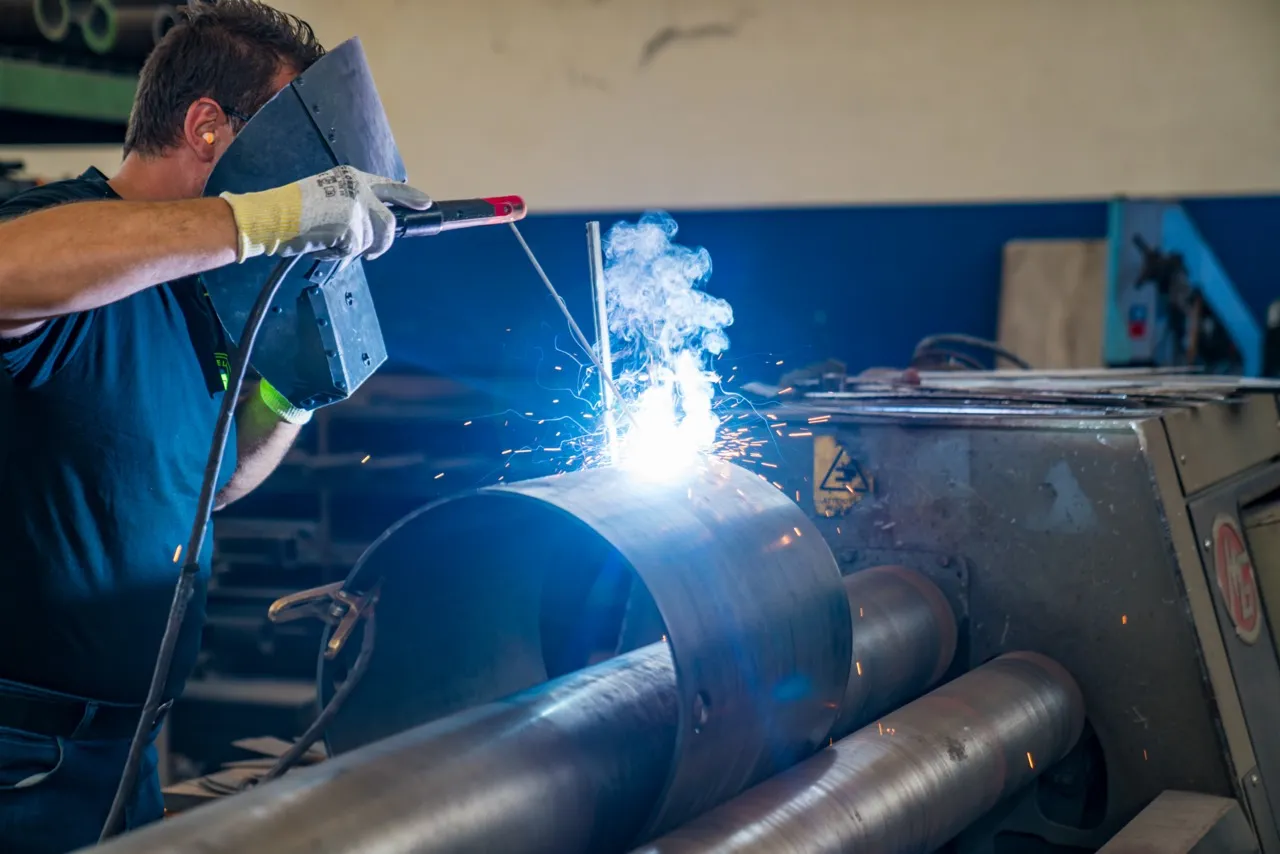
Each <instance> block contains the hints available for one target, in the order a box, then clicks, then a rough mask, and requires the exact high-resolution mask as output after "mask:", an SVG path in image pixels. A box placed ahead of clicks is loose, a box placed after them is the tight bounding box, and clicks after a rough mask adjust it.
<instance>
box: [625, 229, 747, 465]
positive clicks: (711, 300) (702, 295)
mask: <svg viewBox="0 0 1280 854" xmlns="http://www.w3.org/2000/svg"><path fill="white" fill-rule="evenodd" d="M677 230H678V229H677V226H676V222H675V220H674V219H672V218H671V217H670V216H669V215H667V214H665V213H662V212H659V211H651V212H649V213H647V214H645V215H644V216H642V217H641V218H640V220H639V221H638V222H635V223H626V222H622V223H617V224H615V225H614V226H613V228H611V229H610V230H609V234H608V237H607V239H606V240H605V244H604V256H605V258H604V260H605V270H604V273H605V277H604V280H605V301H606V303H607V306H608V321H609V323H608V326H609V332H610V333H611V336H612V337H614V338H615V340H616V345H615V346H613V347H611V348H610V350H611V353H612V354H613V355H614V356H615V357H618V358H619V359H620V361H621V362H622V363H623V364H625V365H627V366H629V368H630V370H627V371H624V372H623V373H622V374H621V375H620V376H618V378H617V383H616V384H617V386H618V389H619V393H620V395H621V396H622V398H623V400H622V401H620V403H621V404H622V405H621V406H619V407H618V410H619V411H617V412H616V413H615V419H616V423H617V427H618V431H617V432H618V441H617V444H616V446H614V447H613V448H610V449H609V454H608V455H607V456H608V457H610V458H611V459H612V461H613V463H614V464H615V465H618V466H619V467H621V468H623V469H626V470H627V471H628V472H632V473H634V474H635V475H636V476H638V477H643V478H646V479H653V480H671V479H673V478H676V477H679V476H681V475H682V474H685V473H689V472H691V471H692V470H693V469H696V468H699V467H700V466H701V463H702V462H703V461H704V459H705V456H706V455H707V454H709V453H710V452H712V451H713V450H714V449H715V445H716V438H717V431H718V430H719V427H720V422H719V419H718V418H716V416H715V415H714V414H712V411H711V404H712V400H713V395H714V391H715V387H716V383H717V382H719V378H718V377H717V376H716V375H715V374H714V373H712V372H711V371H709V370H707V369H706V365H707V364H708V363H709V362H710V360H711V358H712V357H714V356H716V355H719V354H720V353H723V352H724V350H725V348H727V347H728V346H729V339H728V338H727V337H726V336H725V333H724V330H725V327H727V326H729V325H730V324H732V323H733V309H732V308H731V307H730V305H729V303H728V302H726V301H725V300H723V299H718V298H716V297H713V296H711V295H710V294H707V293H706V292H705V291H703V290H701V289H700V286H701V285H702V284H703V283H704V282H705V281H706V279H707V277H708V276H710V275H711V256H710V254H709V253H708V252H707V251H706V250H705V249H702V248H696V249H694V248H689V247H685V246H681V245H679V244H677V243H675V242H674V238H675V236H676V232H677Z"/></svg>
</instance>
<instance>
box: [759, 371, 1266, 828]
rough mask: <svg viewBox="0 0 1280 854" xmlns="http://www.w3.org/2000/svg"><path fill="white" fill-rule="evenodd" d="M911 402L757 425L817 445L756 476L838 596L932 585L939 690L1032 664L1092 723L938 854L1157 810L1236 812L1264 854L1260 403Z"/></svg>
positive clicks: (966, 381) (1086, 384) (793, 449)
mask: <svg viewBox="0 0 1280 854" xmlns="http://www.w3.org/2000/svg"><path fill="white" fill-rule="evenodd" d="M906 379H907V383H908V384H906V385H902V384H895V383H894V382H892V381H890V382H888V383H885V382H883V380H881V381H878V382H870V383H867V382H863V383H859V382H858V381H856V380H852V379H850V380H843V379H840V380H838V381H837V382H836V383H835V384H834V387H835V388H837V389H838V390H836V391H825V392H822V391H815V392H811V393H809V394H807V395H804V396H803V397H802V398H801V399H800V400H798V401H796V402H793V403H788V404H784V405H783V406H782V407H781V408H779V409H776V410H773V411H772V412H773V414H775V415H776V416H777V418H778V419H779V421H778V422H775V426H776V424H778V423H784V424H785V423H794V424H809V423H810V422H811V421H813V420H814V419H817V423H813V424H812V425H811V426H809V427H807V428H806V429H805V430H803V431H797V432H800V433H801V434H802V435H801V437H799V438H795V437H790V434H788V433H786V431H783V430H779V431H778V434H779V436H782V435H784V434H785V435H786V436H787V438H779V439H778V447H780V448H781V449H782V453H783V465H781V467H780V469H778V470H777V471H776V472H771V473H770V474H771V476H772V477H776V476H777V474H778V473H779V472H788V473H789V474H786V475H784V476H783V478H782V480H781V481H780V485H781V486H783V487H784V488H785V489H786V491H787V492H788V494H792V495H795V496H796V497H798V499H799V500H800V503H801V505H802V507H804V508H805V509H806V510H807V511H809V512H810V514H811V515H812V516H813V517H814V519H815V522H816V523H817V525H818V527H819V529H820V530H821V531H822V533H823V536H824V537H825V538H826V539H827V541H828V542H829V543H830V545H831V546H832V549H833V551H834V552H835V554H836V556H837V559H838V560H839V561H840V563H841V566H842V571H844V572H845V573H851V572H857V571H859V570H860V569H863V568H866V567H872V566H877V565H881V564H888V563H896V564H902V565H905V566H908V567H911V568H914V569H917V570H919V571H922V572H924V573H925V574H926V575H928V576H930V577H931V578H933V579H934V580H935V581H936V582H937V583H938V584H939V586H940V587H941V588H942V589H943V590H944V591H945V592H946V593H947V595H948V597H949V598H950V599H951V600H952V605H953V607H954V608H955V611H956V613H957V615H959V616H960V617H961V619H962V620H963V624H962V628H961V647H960V653H959V654H958V655H957V658H956V662H955V664H954V666H953V669H954V671H955V672H956V673H959V672H963V671H965V670H968V669H971V668H973V667H976V666H977V665H979V664H981V663H983V662H985V661H988V660H990V659H991V658H993V657H995V656H997V655H999V654H1001V653H1003V652H1006V651H1010V650H1016V649H1029V650H1034V651H1037V652H1041V653H1044V654H1046V655H1048V656H1051V657H1052V658H1054V659H1056V660H1057V661H1059V662H1060V663H1062V664H1063V665H1064V666H1065V667H1066V668H1067V669H1068V670H1069V671H1070V672H1071V673H1072V674H1073V676H1074V677H1075V678H1076V679H1077V680H1078V682H1079V683H1080V686H1081V688H1082V690H1083V692H1084V697H1085V701H1086V706H1087V710H1088V721H1089V729H1088V731H1087V735H1086V738H1085V739H1084V740H1083V741H1082V743H1081V745H1080V746H1079V747H1078V748H1077V751H1076V755H1074V756H1072V757H1070V758H1069V759H1068V760H1066V761H1064V762H1063V763H1060V765H1059V766H1058V767H1056V768H1055V769H1053V770H1052V771H1050V772H1049V773H1047V774H1045V775H1044V776H1043V777H1041V778H1040V780H1039V781H1038V783H1037V785H1036V787H1034V789H1033V790H1030V791H1027V792H1025V793H1024V794H1023V796H1021V797H1019V798H1016V799H1015V800H1014V801H1013V802H1012V803H1008V804H1006V805H1005V806H1004V807H1002V808H1001V809H1000V810H998V811H997V812H998V814H996V815H992V816H989V817H988V818H987V819H986V820H984V821H983V822H980V823H979V824H978V825H976V826H974V827H973V828H971V829H970V830H969V831H968V832H967V833H966V834H965V835H963V836H962V837H961V838H960V839H958V840H957V841H956V842H955V843H954V845H955V850H957V851H962V852H994V851H1004V850H1034V851H1042V850H1049V851H1059V850H1062V851H1068V850H1087V851H1096V850H1099V849H1101V848H1102V846H1103V845H1104V844H1106V842H1107V841H1108V840H1109V839H1111V838H1112V837H1113V836H1114V835H1115V834H1116V833H1117V832H1118V831H1120V830H1121V829H1122V828H1123V827H1125V825H1126V824H1127V823H1128V822H1130V821H1131V820H1133V819H1134V818H1135V816H1137V815H1138V813H1139V812H1140V811H1142V810H1143V809H1144V808H1147V807H1148V805H1150V804H1152V803H1153V802H1154V801H1155V800H1156V799H1157V798H1158V797H1159V796H1160V795H1161V794H1162V793H1163V792H1167V791H1170V790H1173V791H1184V792H1192V793H1197V794H1199V795H1204V796H1216V797H1219V798H1226V799H1230V800H1235V801H1238V802H1239V804H1240V805H1241V806H1242V807H1243V810H1244V812H1245V813H1246V815H1247V816H1248V818H1249V819H1250V821H1251V823H1252V825H1253V828H1254V831H1255V833H1256V834H1257V837H1258V841H1259V844H1260V846H1261V850H1263V851H1265V852H1280V836H1278V835H1277V827H1276V823H1275V816H1276V815H1280V725H1277V724H1278V719H1277V713H1278V712H1280V661H1278V660H1277V655H1276V648H1277V646H1276V638H1277V635H1276V634H1275V631H1276V628H1275V626H1276V625H1277V624H1276V623H1269V622H1268V617H1267V614H1266V607H1265V606H1266V603H1267V601H1268V600H1269V601H1270V602H1273V603H1275V602H1280V536H1277V533H1276V532H1277V531H1280V524H1277V522H1280V512H1277V509H1276V508H1277V507H1280V463H1278V462H1277V459H1278V458H1280V413H1278V411H1277V404H1276V397H1275V388H1274V387H1270V388H1268V387H1265V386H1262V385H1261V384H1255V385H1254V386H1253V387H1250V386H1247V385H1244V384H1243V383H1247V382H1248V381H1238V380H1235V379H1222V380H1218V379H1216V378H1207V377H1177V376H1172V375H1169V374H1162V373H1147V372H1142V371H1133V372H1110V373H1106V374H1098V375H1096V376H1092V377H1091V376H1088V375H1081V374H1078V373H1076V374H1064V375H1048V374H1029V373H1027V372H1019V373H1016V374H934V375H929V374H926V375H924V376H923V378H918V377H908V378H906ZM828 381H829V382H828V388H831V387H833V386H832V385H831V384H830V378H828ZM791 429H794V428H791ZM804 433H812V436H811V437H809V436H803V434H804ZM1224 525H1225V526H1227V527H1232V526H1234V529H1235V531H1236V532H1237V533H1240V532H1243V533H1242V535H1241V536H1240V539H1241V540H1243V541H1244V543H1246V544H1247V546H1246V551H1245V554H1244V555H1243V556H1241V555H1239V554H1235V555H1234V556H1232V560H1230V561H1228V562H1231V563H1234V564H1235V566H1234V568H1233V567H1232V566H1226V565H1222V564H1223V561H1221V560H1218V559H1216V553H1217V543H1216V540H1220V539H1222V538H1221V537H1220V536H1219V534H1220V533H1222V532H1223V530H1224V529H1223V526H1224ZM1242 576H1244V577H1243V578H1242ZM1250 578H1252V579H1253V582H1254V585H1253V588H1252V589H1248V587H1247V585H1248V583H1249V579H1250ZM1241 584H1244V585H1245V586H1246V589H1245V590H1244V591H1243V592H1242V590H1241V589H1240V586H1241ZM1268 593H1270V597H1268V595H1267V594H1268ZM1250 597H1252V602H1250ZM1229 601H1230V602H1231V603H1233V604H1234V606H1235V613H1236V614H1237V616H1240V615H1243V616H1244V617H1245V618H1246V619H1245V624H1244V625H1242V624H1241V621H1240V620H1239V619H1233V616H1232V613H1233V612H1232V610H1231V608H1230V606H1229ZM1251 614H1252V615H1253V616H1252V618H1251V619H1250V615H1251ZM1274 619H1276V620H1280V617H1278V618H1274ZM1131 833H1132V831H1131ZM1019 843H1034V845H1031V846H1030V847H1026V848H1024V847H1022V845H1020V844H1019ZM1015 846H1016V847H1015ZM1046 846H1047V847H1046ZM1108 850H1111V849H1108ZM1143 850H1146V849H1143ZM1151 850H1166V849H1164V848H1160V849H1151ZM1178 850H1184V849H1178ZM1185 850H1190V849H1189V848H1188V849H1185Z"/></svg>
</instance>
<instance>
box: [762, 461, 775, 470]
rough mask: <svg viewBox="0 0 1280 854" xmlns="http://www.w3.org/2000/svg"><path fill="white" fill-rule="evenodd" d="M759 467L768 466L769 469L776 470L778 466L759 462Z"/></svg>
mask: <svg viewBox="0 0 1280 854" xmlns="http://www.w3.org/2000/svg"><path fill="white" fill-rule="evenodd" d="M760 465H762V466H768V467H769V468H771V469H776V468H777V467H778V464H777V463H766V462H761V463H760Z"/></svg>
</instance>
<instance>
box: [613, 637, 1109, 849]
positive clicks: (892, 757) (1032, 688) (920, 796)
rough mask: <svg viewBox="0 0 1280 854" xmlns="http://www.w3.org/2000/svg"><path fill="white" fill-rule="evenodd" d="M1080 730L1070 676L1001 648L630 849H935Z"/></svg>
mask: <svg viewBox="0 0 1280 854" xmlns="http://www.w3.org/2000/svg"><path fill="white" fill-rule="evenodd" d="M1083 728H1084V700H1083V698H1082V697H1081V695H1080V689H1079V687H1078V686H1077V685H1076V683H1075V680H1073V679H1072V678H1071V676H1070V675H1069V674H1068V673H1067V672H1066V671H1065V670H1063V668H1062V667H1061V666H1060V665H1058V664H1057V663H1056V662H1054V661H1052V660H1050V659H1048V658H1046V657H1044V656H1042V655H1037V654H1035V653H1010V654H1008V655H1004V656H1001V657H1000V658H997V659H994V660H993V661H990V662H988V663H987V664H985V665H983V666H982V667H979V668H978V669H976V670H973V671H971V672H970V673H967V674H965V675H964V676H961V677H960V678H958V679H956V680H955V681H953V682H950V683H948V684H946V685H944V686H942V687H941V688H938V689H937V690H935V691H933V692H932V693H930V694H928V695H926V696H924V697H922V698H921V699H919V700H916V701H915V702H913V703H910V704H909V705H907V706H904V707H903V708H901V709H899V710H898V711H896V712H893V713H891V714H888V715H886V716H885V717H884V718H883V719H881V720H880V721H878V722H877V723H876V724H873V725H871V726H867V727H865V728H864V729H861V730H859V731H858V732H857V733H855V734H853V735H851V736H849V737H848V738H845V739H844V740H843V741H840V742H837V743H836V744H835V745H834V746H833V747H831V748H828V749H827V750H824V751H822V752H821V753H819V754H817V755H816V756H813V757H811V758H810V759H808V760H806V761H805V762H803V763H801V764H800V765H798V766H796V767H795V768H792V769H791V770H789V771H787V772H784V773H783V774H780V775H779V776H777V777H775V778H773V779H772V780H768V781H767V782H765V783H762V784H761V785H759V786H756V787H755V788H754V789H751V790H749V791H747V792H745V793H743V794H742V795H739V796H738V797H737V798H734V799H733V800H731V801H729V802H728V803H726V804H724V805H722V806H720V807H719V808H717V809H715V810H712V811H711V812H709V813H707V814H706V815H704V816H702V817H701V818H698V819H696V820H695V821H693V822H691V823H689V824H687V825H685V826H684V827H681V828H679V829H677V830H676V831H674V832H672V833H670V834H669V835H667V836H665V837H663V838H661V839H659V840H657V841H655V842H653V843H652V844H650V845H647V846H645V847H643V848H641V849H637V851H638V852H639V854H693V853H694V852H716V854H731V852H761V854H764V852H768V854H801V852H803V854H840V852H858V854H872V852H884V854H916V852H928V851H934V850H936V849H937V848H938V847H939V846H941V845H943V844H945V843H946V842H947V841H948V840H950V839H951V838H953V837H954V836H955V835H956V834H958V833H960V831H962V830H964V829H965V828H966V827H968V826H969V825H970V824H972V823H973V822H974V821H976V820H977V819H978V818H980V817H981V816H982V815H983V814H984V813H985V812H987V811H988V810H990V809H991V808H992V807H994V806H996V804H998V803H999V802H1000V801H1001V800H1002V799H1003V798H1005V797H1007V796H1008V795H1010V794H1012V793H1013V792H1015V791H1017V790H1018V789H1020V788H1022V787H1023V786H1025V785H1026V784H1028V783H1030V782H1031V781H1032V780H1033V779H1035V777H1036V776H1037V775H1038V774H1039V773H1040V772H1041V771H1042V770H1043V769H1045V768H1047V767H1049V766H1051V765H1052V764H1053V763H1055V762H1057V761H1058V760H1060V759H1062V758H1063V757H1064V756H1066V754H1067V752H1068V751H1070V750H1071V748H1072V747H1073V746H1074V745H1075V743H1076V741H1077V740H1078V739H1079V737H1080V733H1081V731H1082V730H1083Z"/></svg>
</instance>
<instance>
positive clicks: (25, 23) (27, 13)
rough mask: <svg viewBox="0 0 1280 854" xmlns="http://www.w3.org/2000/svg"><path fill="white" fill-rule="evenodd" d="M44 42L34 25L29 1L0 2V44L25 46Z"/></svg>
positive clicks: (4, 0)
mask: <svg viewBox="0 0 1280 854" xmlns="http://www.w3.org/2000/svg"><path fill="white" fill-rule="evenodd" d="M46 41H47V40H46V39H45V37H44V35H42V34H41V32H40V28H39V27H38V26H37V25H36V16H35V12H34V10H33V8H32V5H31V0H0V44H5V45H22V46H27V45H39V44H42V43H46Z"/></svg>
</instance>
